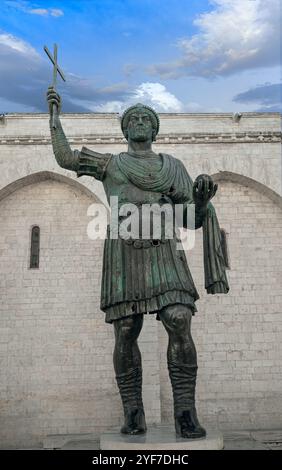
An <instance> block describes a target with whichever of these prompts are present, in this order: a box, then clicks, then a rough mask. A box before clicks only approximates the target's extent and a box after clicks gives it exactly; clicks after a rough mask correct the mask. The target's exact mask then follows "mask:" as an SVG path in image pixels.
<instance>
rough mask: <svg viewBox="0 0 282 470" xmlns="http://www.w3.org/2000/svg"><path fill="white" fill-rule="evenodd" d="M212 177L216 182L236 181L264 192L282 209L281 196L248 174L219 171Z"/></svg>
mask: <svg viewBox="0 0 282 470" xmlns="http://www.w3.org/2000/svg"><path fill="white" fill-rule="evenodd" d="M212 178H213V180H214V181H216V182H220V181H230V182H231V183H238V184H241V185H242V186H246V187H247V188H252V189H254V190H255V191H257V192H259V193H261V194H264V195H265V196H266V197H268V198H269V199H270V200H271V201H272V202H274V203H275V204H277V205H278V206H279V207H280V208H281V209H282V196H280V194H278V193H277V192H276V191H273V189H271V188H269V187H268V186H266V185H264V184H263V183H260V182H259V181H256V180H254V179H253V178H249V177H248V176H244V175H241V174H239V173H233V172H231V171H219V172H218V173H214V174H213V175H212Z"/></svg>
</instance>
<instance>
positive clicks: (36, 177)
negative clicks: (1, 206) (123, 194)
mask: <svg viewBox="0 0 282 470" xmlns="http://www.w3.org/2000/svg"><path fill="white" fill-rule="evenodd" d="M48 179H51V180H54V181H58V182H60V183H65V184H68V185H69V186H72V187H74V188H77V189H79V190H80V191H82V192H83V193H84V194H86V195H88V196H89V197H91V198H92V199H93V198H94V199H95V202H98V203H100V204H103V202H102V201H101V199H100V198H99V197H98V196H97V195H96V194H94V193H93V191H91V190H90V189H89V188H88V187H86V186H85V185H84V184H82V183H81V182H80V181H77V180H75V179H73V178H69V177H67V176H65V175H62V174H60V173H55V172H54V171H38V172H36V173H32V174H30V175H27V176H24V177H22V178H19V179H17V180H15V181H13V182H12V183H10V184H8V185H7V186H5V187H4V188H2V189H0V201H1V200H2V199H4V198H5V197H7V196H9V194H11V193H13V192H14V191H17V190H18V189H20V188H23V187H24V186H28V185H30V184H34V183H39V182H41V181H46V180H48ZM103 205H104V204H103Z"/></svg>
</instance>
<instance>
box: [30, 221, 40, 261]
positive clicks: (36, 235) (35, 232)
mask: <svg viewBox="0 0 282 470" xmlns="http://www.w3.org/2000/svg"><path fill="white" fill-rule="evenodd" d="M39 242H40V228H39V227H38V225H35V226H34V227H32V229H31V243H30V266H29V267H30V268H39Z"/></svg>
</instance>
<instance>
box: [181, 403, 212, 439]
mask: <svg viewBox="0 0 282 470" xmlns="http://www.w3.org/2000/svg"><path fill="white" fill-rule="evenodd" d="M175 431H176V434H177V435H178V436H181V437H185V438H186V439H199V438H201V437H205V436H206V431H205V429H204V428H202V426H201V425H200V423H199V421H198V418H197V412H196V408H192V409H191V410H185V411H182V412H181V413H179V414H178V415H176V416H175Z"/></svg>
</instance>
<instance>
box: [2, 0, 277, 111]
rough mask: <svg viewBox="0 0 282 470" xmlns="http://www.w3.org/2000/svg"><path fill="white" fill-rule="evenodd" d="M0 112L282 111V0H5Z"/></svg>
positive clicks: (3, 0) (3, 7) (3, 5)
mask: <svg viewBox="0 0 282 470" xmlns="http://www.w3.org/2000/svg"><path fill="white" fill-rule="evenodd" d="M0 6H1V8H0V83H1V86H0V113H3V112H4V113H5V112H46V111H47V107H46V102H45V93H46V89H47V87H48V85H49V84H51V80H52V67H51V63H49V61H48V58H47V56H46V55H45V53H44V51H43V46H44V45H45V44H46V45H47V46H48V48H49V49H50V50H52V47H53V43H54V42H56V43H57V44H58V46H59V64H60V66H61V67H62V69H63V71H64V72H65V75H66V78H67V81H66V83H62V82H60V79H58V81H59V82H60V83H59V85H58V89H59V92H60V93H61V95H62V97H63V111H65V112H121V111H122V110H124V109H125V108H126V107H127V106H129V105H131V104H133V103H134V102H137V101H141V102H144V103H146V104H149V105H151V106H153V107H154V108H155V109H156V110H157V111H160V112H237V111H241V112H247V111H263V112H267V111H280V112H281V110H282V109H281V108H282V107H281V84H280V80H281V67H280V62H281V56H280V40H281V37H280V35H281V34H280V22H281V15H280V0H79V1H78V0H76V1H73V0H68V1H64V0H54V1H50V0H38V1H29V0H0Z"/></svg>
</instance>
